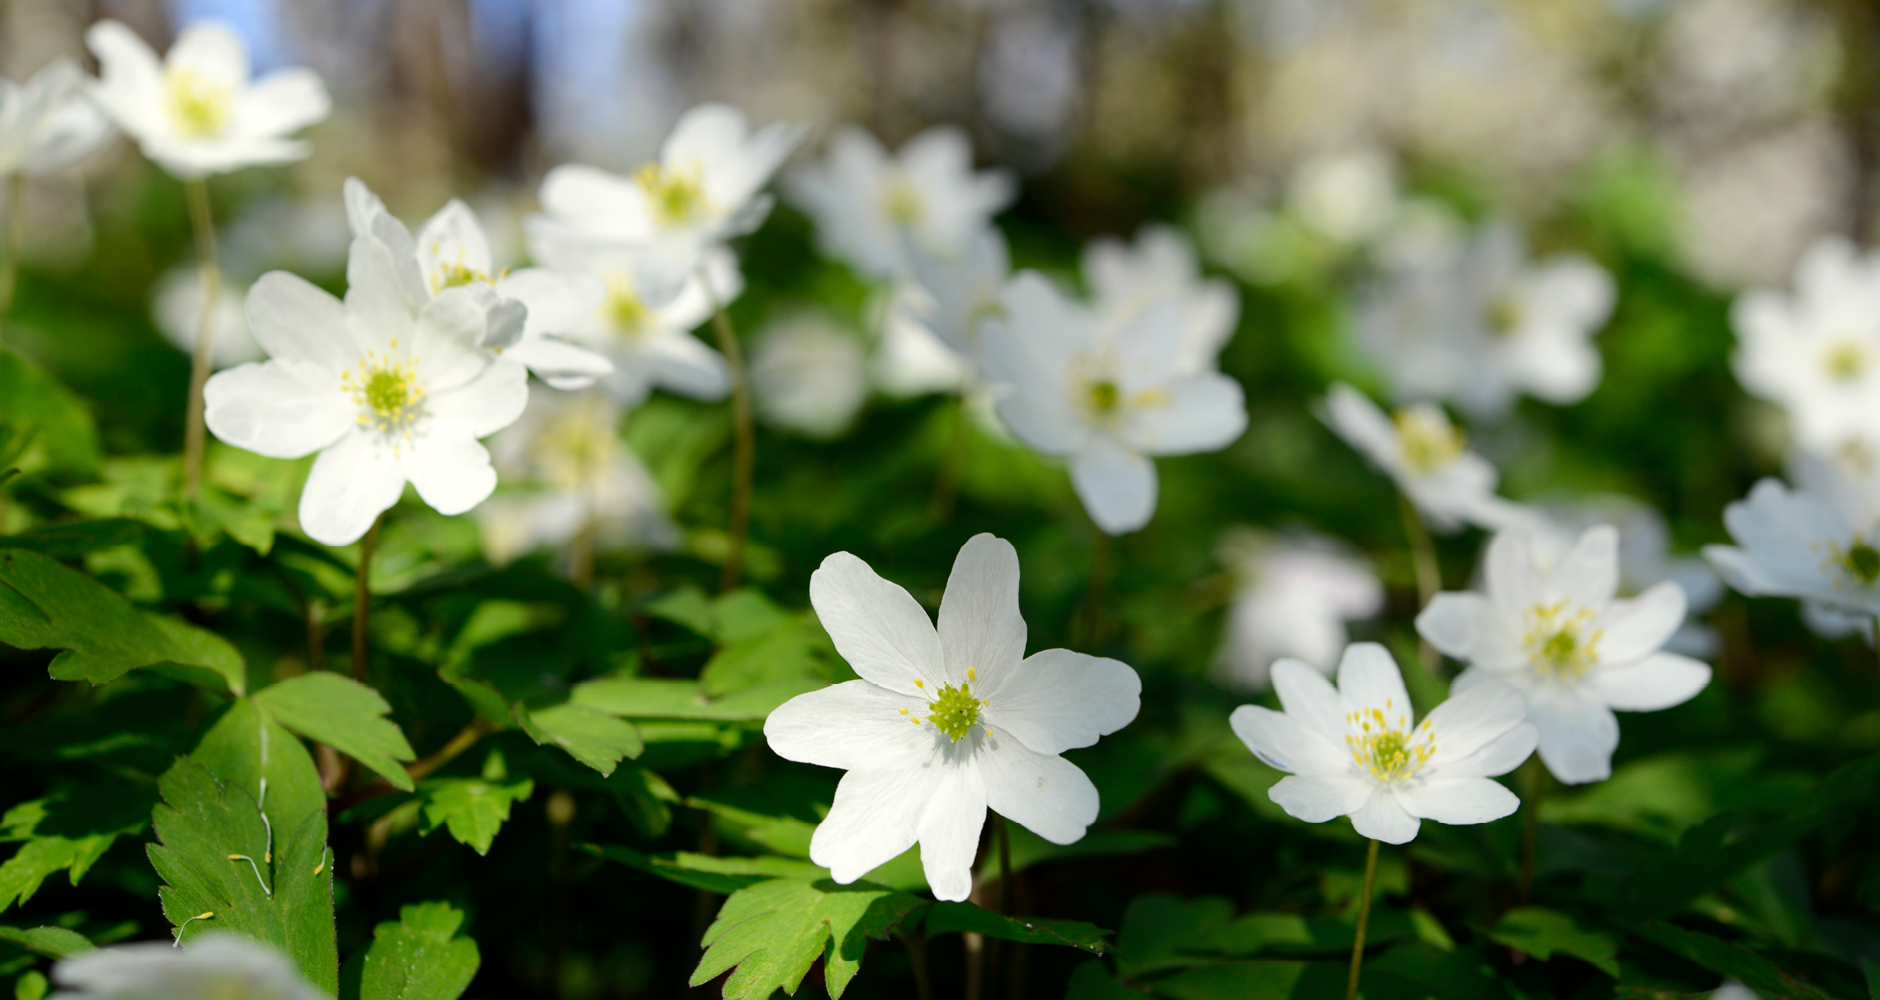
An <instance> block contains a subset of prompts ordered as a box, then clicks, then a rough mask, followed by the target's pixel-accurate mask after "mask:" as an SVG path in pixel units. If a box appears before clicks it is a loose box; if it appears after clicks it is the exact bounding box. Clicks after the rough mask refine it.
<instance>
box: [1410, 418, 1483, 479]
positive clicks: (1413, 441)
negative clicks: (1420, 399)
mask: <svg viewBox="0 0 1880 1000" xmlns="http://www.w3.org/2000/svg"><path fill="white" fill-rule="evenodd" d="M1391 424H1392V425H1393V426H1395V427H1396V429H1397V450H1398V451H1399V452H1400V453H1401V454H1402V455H1403V463H1404V465H1405V466H1407V467H1409V469H1410V471H1411V472H1414V473H1417V474H1418V475H1425V474H1428V473H1431V472H1435V471H1436V470H1438V469H1441V468H1442V467H1444V466H1446V465H1448V464H1449V463H1450V462H1453V461H1455V460H1456V456H1457V455H1460V454H1462V448H1463V446H1464V445H1465V444H1466V443H1467V439H1465V438H1464V437H1463V435H1462V431H1461V430H1460V429H1458V428H1457V427H1456V426H1455V425H1454V424H1452V423H1450V422H1449V418H1448V417H1445V416H1443V414H1442V411H1440V410H1437V409H1435V408H1434V407H1427V406H1416V407H1410V408H1408V409H1402V410H1398V411H1397V412H1396V413H1394V414H1392V415H1391Z"/></svg>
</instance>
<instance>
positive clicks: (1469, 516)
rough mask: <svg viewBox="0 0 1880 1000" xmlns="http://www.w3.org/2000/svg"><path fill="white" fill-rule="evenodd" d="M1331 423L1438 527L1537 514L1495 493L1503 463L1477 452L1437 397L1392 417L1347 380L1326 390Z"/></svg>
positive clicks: (1501, 522)
mask: <svg viewBox="0 0 1880 1000" xmlns="http://www.w3.org/2000/svg"><path fill="white" fill-rule="evenodd" d="M1323 417H1324V420H1325V423H1326V425H1327V426H1329V427H1330V428H1331V429H1332V430H1333V431H1334V432H1335V433H1337V434H1338V436H1339V437H1341V438H1344V439H1345V441H1346V442H1347V443H1348V444H1350V445H1351V446H1352V447H1353V448H1356V449H1358V453H1359V454H1361V455H1363V456H1364V457H1365V459H1366V460H1368V461H1369V462H1370V463H1371V464H1372V465H1374V466H1376V467H1377V468H1378V469H1379V470H1380V471H1382V472H1383V473H1384V474H1385V475H1388V476H1390V478H1391V479H1392V480H1393V481H1394V482H1396V484H1397V488H1398V489H1399V490H1401V491H1402V492H1403V495H1404V496H1405V497H1407V498H1409V500H1410V502H1411V503H1412V504H1413V505H1415V506H1416V509H1417V512H1418V513H1419V514H1421V515H1422V517H1423V520H1424V521H1425V522H1426V523H1428V524H1429V526H1430V527H1431V528H1434V529H1435V530H1437V531H1456V530H1458V529H1459V528H1461V527H1462V526H1463V525H1464V524H1474V525H1479V526H1481V527H1484V528H1503V527H1507V526H1510V525H1513V524H1519V523H1523V522H1525V520H1526V519H1528V518H1529V517H1530V516H1531V515H1529V514H1528V513H1527V511H1526V510H1525V509H1524V508H1522V507H1521V506H1520V505H1518V504H1515V503H1512V502H1510V501H1508V500H1504V499H1502V498H1501V497H1498V496H1496V495H1495V481H1496V479H1497V478H1498V476H1497V474H1496V472H1495V467H1494V466H1492V465H1490V464H1488V460H1487V459H1485V458H1483V457H1482V456H1480V455H1478V454H1476V453H1475V452H1472V451H1469V450H1468V448H1467V442H1466V439H1465V438H1464V437H1463V434H1462V430H1461V429H1460V428H1458V427H1457V426H1456V425H1454V424H1452V423H1450V422H1449V417H1448V415H1447V414H1445V413H1443V411H1442V409H1441V408H1440V407H1437V406H1435V405H1433V404H1430V403H1420V404H1417V405H1415V406H1406V407H1404V408H1403V409H1400V410H1398V411H1397V412H1396V413H1394V414H1391V415H1389V416H1386V415H1385V413H1384V411H1383V410H1381V409H1379V408H1378V406H1377V404H1376V403H1373V402H1371V400H1370V399H1369V398H1367V397H1366V396H1365V395H1364V394H1363V393H1361V392H1359V391H1358V390H1356V389H1354V388H1352V387H1351V386H1349V385H1346V384H1345V383H1343V382H1338V383H1334V384H1333V385H1332V387H1331V389H1330V390H1329V391H1327V392H1326V394H1325V411H1324V414H1323Z"/></svg>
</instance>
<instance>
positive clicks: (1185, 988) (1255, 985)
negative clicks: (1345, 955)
mask: <svg viewBox="0 0 1880 1000" xmlns="http://www.w3.org/2000/svg"><path fill="white" fill-rule="evenodd" d="M1344 988H1345V971H1344V970H1343V969H1339V968H1335V967H1333V966H1332V965H1330V964H1328V963H1306V962H1219V963H1216V964H1213V965H1203V966H1199V967H1197V968H1193V969H1188V970H1185V971H1182V972H1178V973H1176V974H1174V975H1172V976H1170V977H1168V978H1167V979H1159V980H1157V981H1156V984H1155V992H1156V996H1158V997H1167V998H1169V1000H1294V998H1297V1000H1310V998H1315V997H1337V996H1341V995H1343V991H1344ZM1370 992H1371V991H1369V990H1367V991H1366V993H1365V995H1366V996H1367V997H1368V996H1369V995H1370Z"/></svg>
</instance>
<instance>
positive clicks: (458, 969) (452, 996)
mask: <svg viewBox="0 0 1880 1000" xmlns="http://www.w3.org/2000/svg"><path fill="white" fill-rule="evenodd" d="M462 926H463V914H462V913H461V912H459V911H458V910H456V909H454V908H453V907H451V905H450V904H448V903H419V904H417V905H415V906H405V907H401V908H400V909H399V911H398V921H397V922H396V923H393V922H391V921H387V922H385V923H382V924H380V925H378V927H376V928H374V929H373V931H372V944H371V945H370V946H368V947H367V948H366V950H365V951H364V952H363V953H362V954H360V955H356V956H354V957H353V958H352V959H351V960H350V961H348V962H347V963H346V972H345V975H344V984H343V985H344V988H343V989H342V991H341V994H340V995H341V996H343V997H345V998H346V1000H456V998H458V997H460V996H462V995H463V991H464V990H466V989H469V988H470V980H472V979H474V978H476V974H477V966H478V965H479V964H480V963H481V961H482V960H481V958H480V956H479V955H478V954H477V943H476V942H475V941H473V940H471V939H470V938H467V937H458V936H457V931H458V929H459V928H460V927H462Z"/></svg>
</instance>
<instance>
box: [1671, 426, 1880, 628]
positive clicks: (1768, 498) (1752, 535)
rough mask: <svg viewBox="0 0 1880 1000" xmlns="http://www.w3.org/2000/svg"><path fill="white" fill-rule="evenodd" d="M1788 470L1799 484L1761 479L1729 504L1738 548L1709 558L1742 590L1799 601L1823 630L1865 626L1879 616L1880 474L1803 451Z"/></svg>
mask: <svg viewBox="0 0 1880 1000" xmlns="http://www.w3.org/2000/svg"><path fill="white" fill-rule="evenodd" d="M1790 476H1791V478H1792V479H1793V480H1794V481H1795V484H1796V488H1795V489H1791V488H1789V487H1788V486H1786V485H1784V484H1783V483H1782V482H1781V481H1780V480H1777V479H1764V480H1762V481H1761V482H1758V483H1757V484H1756V485H1755V486H1754V487H1752V488H1751V489H1750V492H1749V497H1748V498H1747V499H1744V500H1738V501H1736V502H1735V503H1732V504H1730V505H1729V506H1728V507H1725V508H1724V511H1723V524H1724V527H1726V528H1727V529H1729V532H1730V537H1731V538H1732V539H1734V540H1735V541H1736V544H1737V546H1738V547H1731V546H1727V545H1709V546H1705V548H1704V557H1705V558H1707V559H1709V560H1710V564H1711V565H1712V566H1714V567H1716V569H1717V572H1718V574H1720V575H1721V576H1722V577H1723V579H1724V582H1726V583H1728V584H1729V585H1730V586H1731V587H1734V588H1735V589H1736V590H1738V591H1740V592H1742V593H1744V594H1748V595H1750V596H1752V597H1761V596H1770V597H1794V598H1799V599H1801V601H1802V602H1803V609H1804V612H1805V615H1804V617H1805V618H1806V619H1807V621H1808V623H1809V626H1810V627H1811V628H1813V629H1815V630H1816V631H1818V632H1821V633H1823V634H1825V635H1828V636H1840V635H1846V634H1848V633H1850V632H1854V631H1861V632H1867V631H1868V630H1869V628H1870V626H1871V622H1872V621H1873V618H1874V616H1875V615H1880V489H1877V488H1876V487H1880V476H1877V475H1876V473H1875V471H1874V470H1873V467H1872V465H1871V464H1869V465H1866V466H1864V467H1863V466H1859V465H1856V466H1853V467H1851V468H1850V467H1849V465H1848V463H1847V461H1846V460H1845V459H1843V460H1835V459H1827V458H1822V457H1819V456H1815V455H1811V454H1807V453H1800V452H1798V453H1797V454H1796V455H1795V456H1794V457H1793V459H1792V461H1791V462H1790Z"/></svg>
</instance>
